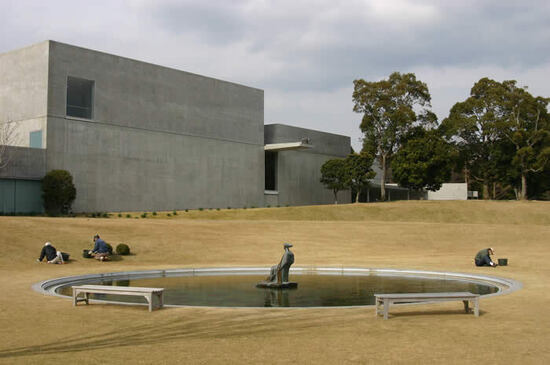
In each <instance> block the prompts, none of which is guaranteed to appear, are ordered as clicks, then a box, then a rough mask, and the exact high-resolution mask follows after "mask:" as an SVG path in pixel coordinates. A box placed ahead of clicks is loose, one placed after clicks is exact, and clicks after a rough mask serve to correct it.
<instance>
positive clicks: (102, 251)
mask: <svg viewBox="0 0 550 365" xmlns="http://www.w3.org/2000/svg"><path fill="white" fill-rule="evenodd" d="M110 254H111V252H110V251H109V247H108V246H107V244H106V243H105V241H103V240H102V239H101V238H100V237H99V234H96V235H95V236H94V248H93V250H92V251H90V255H92V256H94V257H95V258H96V259H98V260H99V261H105V260H108V259H109V255H110Z"/></svg>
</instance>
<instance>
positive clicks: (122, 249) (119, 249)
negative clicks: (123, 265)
mask: <svg viewBox="0 0 550 365" xmlns="http://www.w3.org/2000/svg"><path fill="white" fill-rule="evenodd" d="M116 253H117V254H119V255H129V254H130V247H128V245H127V244H125V243H119V244H118V245H117V246H116Z"/></svg>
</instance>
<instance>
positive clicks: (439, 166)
mask: <svg viewBox="0 0 550 365" xmlns="http://www.w3.org/2000/svg"><path fill="white" fill-rule="evenodd" d="M452 166H453V156H452V150H451V146H450V145H449V144H448V143H447V142H446V141H445V140H444V139H443V138H442V137H441V136H440V135H439V132H438V131H437V130H429V131H426V130H424V129H422V128H417V129H416V130H414V131H413V132H412V133H411V134H410V136H409V138H408V139H407V142H406V143H405V144H404V145H403V147H401V148H400V149H399V151H398V152H397V154H396V155H395V158H394V159H393V161H392V164H391V167H392V173H393V178H394V179H395V181H396V182H397V183H398V184H399V185H401V186H404V187H407V188H409V189H413V190H418V191H419V190H423V189H427V190H431V191H436V190H439V189H440V188H441V185H442V184H443V183H444V182H445V181H448V180H449V178H450V177H451V172H452Z"/></svg>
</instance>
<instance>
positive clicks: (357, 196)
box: [355, 190, 361, 203]
mask: <svg viewBox="0 0 550 365" xmlns="http://www.w3.org/2000/svg"><path fill="white" fill-rule="evenodd" d="M359 195H361V190H357V195H355V203H359Z"/></svg>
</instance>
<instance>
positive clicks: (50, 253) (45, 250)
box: [36, 242, 65, 264]
mask: <svg viewBox="0 0 550 365" xmlns="http://www.w3.org/2000/svg"><path fill="white" fill-rule="evenodd" d="M44 257H45V258H46V260H47V261H48V264H64V263H65V261H63V255H62V254H61V251H57V250H56V249H55V247H53V246H52V244H51V242H46V243H45V244H44V247H42V251H40V257H39V258H37V259H36V261H38V262H42V260H43V259H44Z"/></svg>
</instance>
